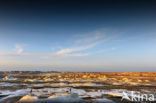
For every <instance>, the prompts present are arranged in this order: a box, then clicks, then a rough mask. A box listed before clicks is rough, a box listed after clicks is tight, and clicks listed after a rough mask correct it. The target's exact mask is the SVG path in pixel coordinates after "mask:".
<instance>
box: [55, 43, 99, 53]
mask: <svg viewBox="0 0 156 103" xmlns="http://www.w3.org/2000/svg"><path fill="white" fill-rule="evenodd" d="M97 44H98V43H94V44H90V45H87V46H83V47H76V48H66V49H62V50H60V51H58V52H56V54H57V55H62V54H68V53H72V52H78V51H82V50H86V49H89V48H92V47H94V46H96V45H97Z"/></svg>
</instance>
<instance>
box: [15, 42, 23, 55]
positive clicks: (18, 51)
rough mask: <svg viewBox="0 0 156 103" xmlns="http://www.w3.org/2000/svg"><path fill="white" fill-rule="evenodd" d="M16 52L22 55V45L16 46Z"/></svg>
mask: <svg viewBox="0 0 156 103" xmlns="http://www.w3.org/2000/svg"><path fill="white" fill-rule="evenodd" d="M15 51H16V53H17V54H21V53H22V52H23V48H22V47H21V45H19V44H16V45H15Z"/></svg>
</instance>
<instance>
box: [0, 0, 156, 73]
mask: <svg viewBox="0 0 156 103" xmlns="http://www.w3.org/2000/svg"><path fill="white" fill-rule="evenodd" d="M16 2H17V1H16ZM16 2H11V3H10V4H8V3H6V2H4V4H5V7H7V6H8V7H9V8H8V9H6V8H5V7H1V8H2V9H1V10H0V14H1V15H2V16H1V17H0V22H1V23H0V68H1V70H55V71H84V72H86V71H88V72H128V71H129V72H130V71H134V72H136V71H138V72H144V71H146V72H150V71H151V72H155V68H156V64H155V58H156V46H155V44H156V22H155V21H156V19H155V18H156V15H155V13H154V11H155V8H154V6H153V5H154V4H153V3H152V1H149V2H147V1H144V2H139V1H138V2H130V3H129V4H127V3H125V2H123V1H122V0H119V2H117V3H118V5H117V4H116V3H112V2H108V1H104V2H102V1H98V2H96V1H92V2H88V1H87V0H86V2H83V4H81V2H82V1H79V2H78V1H77V2H76V3H75V2H70V3H71V4H69V2H66V3H65V4H66V5H65V4H63V3H62V4H60V3H58V2H56V1H55V2H54V1H53V2H50V3H45V2H44V3H45V4H46V6H43V5H41V4H42V3H43V1H42V0H41V1H40V2H39V4H38V3H37V4H36V2H31V3H28V4H27V3H26V2H24V3H23V4H22V3H21V2H20V1H18V3H19V4H20V3H21V5H22V6H18V3H17V4H16ZM101 2H102V3H101ZM114 2H115V1H114ZM12 3H13V4H12ZM40 3H41V4H40ZM53 3H54V4H56V5H54V4H53ZM35 4H36V5H35ZM107 4H108V5H109V6H107ZM130 4H132V5H133V6H132V5H130ZM28 5H29V7H28ZM73 5H75V6H73ZM125 5H126V6H125Z"/></svg>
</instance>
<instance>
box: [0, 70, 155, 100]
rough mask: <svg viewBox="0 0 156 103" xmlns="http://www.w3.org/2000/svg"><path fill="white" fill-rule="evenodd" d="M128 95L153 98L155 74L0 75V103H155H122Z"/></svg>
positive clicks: (20, 72)
mask: <svg viewBox="0 0 156 103" xmlns="http://www.w3.org/2000/svg"><path fill="white" fill-rule="evenodd" d="M131 91H134V93H135V94H137V93H139V95H141V94H153V95H154V96H155V95H156V73H71V72H40V71H7V72H0V103H65V102H66V103H70V102H71V103H155V102H156V101H148V100H146V101H142V102H139V101H130V100H128V99H125V98H124V99H122V97H123V93H126V94H128V96H129V97H130V94H131ZM155 97H156V96H155Z"/></svg>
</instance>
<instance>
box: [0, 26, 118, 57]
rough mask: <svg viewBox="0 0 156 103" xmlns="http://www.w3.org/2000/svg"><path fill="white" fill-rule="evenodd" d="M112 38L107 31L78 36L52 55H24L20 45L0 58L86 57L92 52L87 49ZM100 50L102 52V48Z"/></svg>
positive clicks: (101, 30)
mask: <svg viewBox="0 0 156 103" xmlns="http://www.w3.org/2000/svg"><path fill="white" fill-rule="evenodd" d="M112 38H113V35H112V34H111V33H110V32H109V31H106V30H105V29H100V30H96V31H93V32H89V33H86V34H82V35H78V36H77V38H76V39H75V40H74V41H72V43H71V45H69V47H66V48H64V49H60V50H58V51H56V52H54V53H25V52H24V48H23V47H22V46H21V45H20V44H15V46H14V52H8V53H0V56H31V57H42V58H57V57H81V56H88V55H90V54H92V53H91V52H92V51H90V50H89V49H91V48H94V47H96V46H98V45H100V44H104V42H106V41H112ZM101 49H102V50H103V48H101ZM115 49H116V48H112V50H115ZM100 51H101V50H100ZM82 52H83V53H82ZM96 52H98V51H96Z"/></svg>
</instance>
